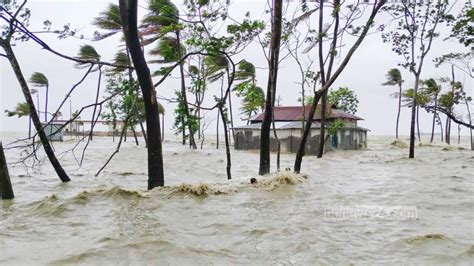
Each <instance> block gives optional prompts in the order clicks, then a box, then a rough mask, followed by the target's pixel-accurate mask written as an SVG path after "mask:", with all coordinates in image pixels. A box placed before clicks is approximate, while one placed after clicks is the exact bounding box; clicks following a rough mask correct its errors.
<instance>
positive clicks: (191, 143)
mask: <svg viewBox="0 0 474 266" xmlns="http://www.w3.org/2000/svg"><path fill="white" fill-rule="evenodd" d="M180 35H181V34H180V32H179V31H178V32H176V40H177V43H178V46H179V47H178V51H179V52H178V53H179V58H180V60H181V57H182V55H181V39H180ZM179 72H180V75H181V96H182V97H183V105H184V114H185V115H186V119H187V120H188V121H187V122H188V123H187V124H188V131H189V146H190V147H191V148H193V149H194V150H196V149H197V146H196V142H195V140H194V131H193V128H192V125H191V123H190V121H191V114H190V112H189V104H188V97H187V93H186V83H185V77H184V63H183V62H182V61H181V63H180V64H179Z"/></svg>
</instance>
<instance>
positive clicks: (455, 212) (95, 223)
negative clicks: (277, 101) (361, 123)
mask: <svg viewBox="0 0 474 266" xmlns="http://www.w3.org/2000/svg"><path fill="white" fill-rule="evenodd" d="M10 138H11V136H10ZM391 140H392V138H390V137H369V140H368V145H369V148H368V149H366V150H363V151H346V152H339V151H338V152H332V153H328V154H327V155H326V156H325V157H324V158H322V159H316V158H315V157H311V156H309V157H305V158H304V161H303V166H302V169H303V170H302V172H303V174H305V175H307V178H306V179H305V178H302V177H299V176H294V175H292V174H289V173H284V174H281V175H279V176H278V177H276V176H275V175H268V176H266V177H264V178H261V177H258V176H257V175H256V173H257V170H258V153H256V152H246V151H234V150H232V158H233V161H232V173H233V177H234V179H233V180H232V181H227V180H226V175H225V162H224V160H225V153H224V150H223V146H221V149H220V150H216V149H215V147H214V146H213V145H212V144H211V143H209V144H208V145H207V146H206V145H205V146H204V148H203V150H196V151H192V150H189V149H188V148H187V147H183V146H182V145H180V143H179V142H177V141H165V143H164V159H165V165H166V168H165V174H166V180H165V182H166V185H167V186H166V187H164V188H160V189H155V190H153V191H150V192H148V191H146V185H147V181H146V180H147V177H146V172H147V170H146V150H145V148H144V147H143V145H141V146H139V147H137V146H134V144H133V142H132V141H131V139H129V141H128V142H127V143H125V144H124V145H123V146H122V149H121V151H120V153H118V154H117V156H116V157H115V158H114V160H113V161H112V162H111V163H110V165H109V166H108V167H107V168H106V169H105V171H104V172H103V173H102V174H100V175H99V176H97V177H95V172H96V171H97V170H98V169H99V168H100V166H101V165H102V164H103V163H104V162H105V161H106V160H107V157H108V155H109V154H110V153H111V152H112V151H113V149H114V146H115V145H116V144H114V143H113V142H112V140H111V139H110V138H95V139H94V141H93V142H92V143H91V144H90V145H89V148H88V150H87V152H86V156H85V158H86V159H85V161H84V163H83V165H82V167H79V166H78V164H77V161H76V160H80V156H81V152H82V149H81V147H82V144H81V145H80V146H79V147H78V148H77V149H76V150H75V152H74V154H73V153H67V154H64V155H61V156H60V157H61V159H60V160H61V161H62V163H63V165H64V167H65V168H66V170H67V171H68V173H69V174H70V177H71V179H72V182H70V183H68V184H62V183H60V182H59V179H58V178H57V177H56V176H55V175H54V173H53V171H52V169H51V168H50V166H49V164H48V163H45V164H44V165H42V166H41V167H39V168H36V169H28V171H27V169H25V168H24V166H22V165H15V166H11V167H10V174H11V178H12V182H13V186H14V190H15V194H16V198H15V199H14V200H12V201H2V202H0V265H17V264H23V265H26V264H53V265H55V264H58V265H61V264H83V265H130V264H132V265H137V264H140V265H143V264H160V265H161V264H171V265H191V264H192V265H209V264H215V265H228V264H251V265H270V264H282V265H289V264H298V265H308V264H311V265H315V264H350V263H354V264H360V265H363V264H380V263H390V264H395V263H397V264H399V263H404V264H427V265H433V264H443V265H444V264H459V265H469V264H471V265H472V263H473V262H474V225H473V221H474V174H473V172H474V152H472V151H469V150H460V149H458V148H448V147H446V146H443V145H434V146H422V147H417V150H416V157H417V158H416V159H413V160H409V159H407V153H408V152H407V149H403V148H398V147H394V146H391V145H390V143H391ZM463 140H464V141H465V143H464V144H463V145H464V146H465V147H467V146H468V144H467V139H463ZM7 142H8V141H5V139H4V145H5V143H7ZM74 144H75V140H67V141H65V142H64V143H54V146H55V148H56V151H57V152H58V153H59V152H61V151H65V150H68V149H70V148H72V147H73V146H74ZM6 155H7V159H8V160H9V162H13V161H16V160H17V159H18V158H19V156H20V151H18V150H8V151H7V154H6ZM274 158H275V156H272V160H274ZM293 160H294V155H283V156H282V168H286V167H292V165H293ZM272 171H274V169H272ZM251 177H257V178H258V179H259V182H258V184H257V185H250V184H249V182H248V181H249V179H250V178H251ZM183 184H184V185H183ZM390 208H399V209H401V210H412V211H413V210H415V211H416V213H414V214H415V215H413V212H411V216H409V217H402V216H403V215H402V216H398V217H395V218H393V217H392V218H390V217H387V216H386V213H385V215H379V216H372V215H371V214H364V215H362V216H357V217H356V216H350V215H349V216H338V217H333V216H330V215H328V210H329V211H337V210H341V209H345V210H349V211H357V210H361V209H362V210H367V209H368V210H372V211H373V210H383V211H386V210H390ZM372 214H373V213H372ZM402 214H403V213H402Z"/></svg>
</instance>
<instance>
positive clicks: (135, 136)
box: [131, 125, 139, 146]
mask: <svg viewBox="0 0 474 266" xmlns="http://www.w3.org/2000/svg"><path fill="white" fill-rule="evenodd" d="M131 128H132V132H133V138H134V139H135V144H136V145H137V146H138V145H139V143H138V138H137V132H136V131H135V127H134V126H133V125H132V126H131Z"/></svg>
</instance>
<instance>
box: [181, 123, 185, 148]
mask: <svg viewBox="0 0 474 266" xmlns="http://www.w3.org/2000/svg"><path fill="white" fill-rule="evenodd" d="M181 125H183V130H182V132H181V133H182V134H181V137H182V144H183V145H186V123H185V121H184V117H181Z"/></svg>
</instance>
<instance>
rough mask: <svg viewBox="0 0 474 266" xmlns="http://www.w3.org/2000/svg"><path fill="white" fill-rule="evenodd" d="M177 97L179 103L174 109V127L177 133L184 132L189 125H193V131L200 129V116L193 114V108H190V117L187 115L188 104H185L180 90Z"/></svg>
mask: <svg viewBox="0 0 474 266" xmlns="http://www.w3.org/2000/svg"><path fill="white" fill-rule="evenodd" d="M175 93H176V99H177V101H178V105H177V106H176V109H175V110H174V113H175V117H174V129H175V134H176V135H179V134H180V133H182V132H187V130H186V129H187V127H188V125H189V126H190V127H191V130H192V132H197V131H198V129H199V117H197V116H195V115H192V111H193V109H192V108H189V112H190V114H189V119H188V116H186V106H185V105H184V99H183V96H182V94H181V93H180V92H179V91H176V92H175Z"/></svg>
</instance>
